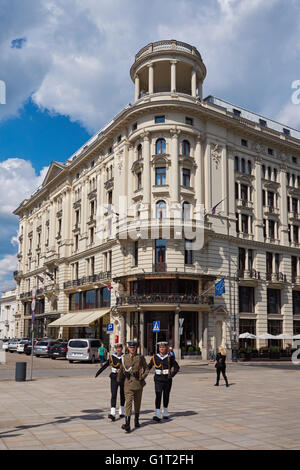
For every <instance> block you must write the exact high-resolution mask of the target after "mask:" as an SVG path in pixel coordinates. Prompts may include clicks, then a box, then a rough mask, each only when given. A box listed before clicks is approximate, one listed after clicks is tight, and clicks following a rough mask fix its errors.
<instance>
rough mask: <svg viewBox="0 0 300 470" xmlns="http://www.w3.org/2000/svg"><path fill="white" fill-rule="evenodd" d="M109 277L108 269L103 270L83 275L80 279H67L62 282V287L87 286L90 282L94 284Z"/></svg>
mask: <svg viewBox="0 0 300 470" xmlns="http://www.w3.org/2000/svg"><path fill="white" fill-rule="evenodd" d="M110 278H111V272H110V271H103V272H101V273H99V274H93V275H91V276H84V277H82V278H80V279H74V280H72V281H67V282H65V283H64V289H65V290H68V289H74V288H76V287H79V286H88V285H92V284H96V283H98V282H102V281H105V280H108V279H110Z"/></svg>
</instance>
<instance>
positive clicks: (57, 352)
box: [49, 343, 68, 359]
mask: <svg viewBox="0 0 300 470" xmlns="http://www.w3.org/2000/svg"><path fill="white" fill-rule="evenodd" d="M67 351H68V343H57V344H54V345H53V346H51V347H50V350H49V357H51V359H57V358H58V357H64V358H65V357H66V356H67Z"/></svg>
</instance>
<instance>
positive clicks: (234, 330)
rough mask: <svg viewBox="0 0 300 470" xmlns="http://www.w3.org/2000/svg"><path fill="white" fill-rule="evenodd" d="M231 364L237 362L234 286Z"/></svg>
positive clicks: (235, 276)
mask: <svg viewBox="0 0 300 470" xmlns="http://www.w3.org/2000/svg"><path fill="white" fill-rule="evenodd" d="M238 281H239V277H238V271H236V272H235V275H234V282H238ZM232 346H233V347H232V358H231V359H232V362H237V361H238V344H237V328H236V311H235V285H234V288H233V344H232Z"/></svg>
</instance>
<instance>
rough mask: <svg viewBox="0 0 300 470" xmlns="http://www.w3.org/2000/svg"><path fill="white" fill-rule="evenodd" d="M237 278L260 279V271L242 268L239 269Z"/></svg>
mask: <svg viewBox="0 0 300 470" xmlns="http://www.w3.org/2000/svg"><path fill="white" fill-rule="evenodd" d="M238 278H239V280H244V281H259V280H260V279H261V276H260V272H259V271H256V270H255V269H250V270H244V269H240V270H239V271H238Z"/></svg>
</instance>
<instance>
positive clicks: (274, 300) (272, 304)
mask: <svg viewBox="0 0 300 470" xmlns="http://www.w3.org/2000/svg"><path fill="white" fill-rule="evenodd" d="M267 299H268V313H280V312H281V291H280V290H279V289H267Z"/></svg>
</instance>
